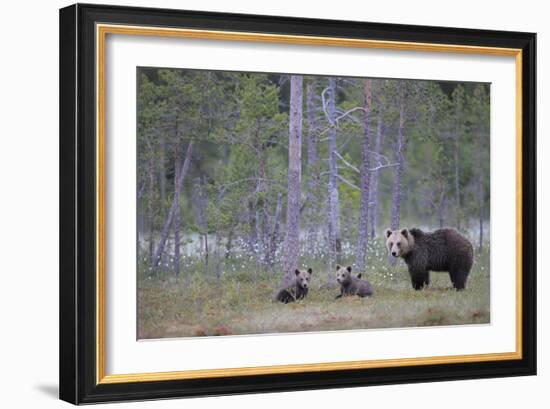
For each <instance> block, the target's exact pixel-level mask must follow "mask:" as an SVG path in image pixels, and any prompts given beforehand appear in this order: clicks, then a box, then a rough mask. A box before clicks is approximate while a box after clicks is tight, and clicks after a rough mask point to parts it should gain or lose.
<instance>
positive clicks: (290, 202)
mask: <svg viewBox="0 0 550 409" xmlns="http://www.w3.org/2000/svg"><path fill="white" fill-rule="evenodd" d="M302 84H303V77H302V76H301V75H292V76H291V78H290V118H289V135H288V193H287V208H286V236H285V245H284V248H285V251H284V256H285V258H284V266H283V269H284V281H285V282H288V281H290V280H291V279H292V277H293V276H294V270H295V269H296V268H297V267H298V252H299V246H300V196H301V186H300V185H301V179H302V93H303V91H302Z"/></svg>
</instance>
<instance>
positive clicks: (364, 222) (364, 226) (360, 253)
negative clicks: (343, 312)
mask: <svg viewBox="0 0 550 409" xmlns="http://www.w3.org/2000/svg"><path fill="white" fill-rule="evenodd" d="M364 96H365V106H364V108H365V114H364V119H363V128H364V137H363V142H362V144H361V151H362V162H361V186H360V188H361V198H360V205H359V226H358V229H359V230H358V234H357V248H356V250H355V268H356V269H357V270H358V271H363V270H364V269H365V255H366V253H367V244H368V243H367V242H368V220H369V195H370V192H369V188H370V186H369V185H370V161H369V159H370V154H371V153H370V143H371V111H372V80H366V81H365V88H364Z"/></svg>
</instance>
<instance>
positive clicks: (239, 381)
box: [59, 4, 536, 404]
mask: <svg viewBox="0 0 550 409" xmlns="http://www.w3.org/2000/svg"><path fill="white" fill-rule="evenodd" d="M96 23H111V24H128V25H141V26H158V27H185V28H197V29H211V30H222V31H224V30H225V31H243V32H259V33H276V34H289V35H313V36H328V37H341V38H358V39H371V40H388V41H407V42H423V43H437V44H461V45H473V46H488V47H502V48H517V49H521V50H522V52H523V59H522V64H523V67H522V76H523V88H522V109H523V121H522V131H523V144H522V149H523V151H522V161H523V168H522V175H523V179H522V185H523V187H522V189H523V197H522V204H523V214H522V229H523V236H522V253H523V258H522V273H523V288H522V314H523V317H522V318H523V328H522V338H523V344H522V348H523V351H522V359H520V360H504V361H492V362H475V363H453V364H438V365H418V366H405V367H394V368H371V369H354V370H338V371H325V372H305V373H295V374H278V375H275V374H273V375H253V376H237V377H227V378H208V379H191V380H177V381H156V382H135V383H120V384H98V385H96V276H95V274H96V258H95V256H96V251H95V241H96V236H95V234H96V233H95V222H96V216H95V214H96V208H95V199H96V191H95V173H96V137H95V135H96V133H95V131H96V123H95V114H96V112H95V24H96ZM59 30H60V255H59V257H60V315H59V320H60V398H61V399H63V400H66V401H68V402H71V403H75V404H80V403H94V402H105V401H122V400H145V399H159V398H171V397H190V396H204V395H226V394H240V393H259V392H275V391H290V390H308V389H320V388H338V387H352V386H368V385H383V384H396V383H412V382H426V381H443V380H458V379H472V378H489V377H502V376H519V375H534V374H535V373H536V152H535V147H536V145H535V142H536V134H535V132H536V131H535V127H536V117H535V114H536V93H535V92H536V91H535V77H536V35H535V34H533V33H521V32H505V31H487V30H472V29H457V28H442V27H423V26H410V25H397V24H381V23H363V22H350V21H333V20H318V19H304V18H290V17H272V16H255V15H243V14H226V13H211V12H200V11H177V10H166V9H147V8H134V7H116V6H100V5H83V4H78V5H73V6H69V7H66V8H63V9H61V10H60V28H59Z"/></svg>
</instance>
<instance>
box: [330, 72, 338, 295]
mask: <svg viewBox="0 0 550 409" xmlns="http://www.w3.org/2000/svg"><path fill="white" fill-rule="evenodd" d="M328 87H329V91H328V94H329V95H328V102H327V109H328V117H329V118H328V120H329V125H330V128H329V131H328V164H329V176H328V203H329V206H328V212H329V214H328V226H329V242H330V249H329V252H330V260H331V262H334V261H335V262H336V263H340V262H341V260H340V258H341V257H340V255H341V250H342V245H341V238H340V201H339V196H338V168H337V166H336V151H337V146H336V123H335V119H336V109H335V99H336V79H335V78H333V77H331V78H329V80H328ZM328 274H329V275H328V276H327V279H328V280H331V279H332V275H333V274H332V271H329V272H328ZM327 284H328V283H327Z"/></svg>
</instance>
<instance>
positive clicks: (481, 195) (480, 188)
mask: <svg viewBox="0 0 550 409" xmlns="http://www.w3.org/2000/svg"><path fill="white" fill-rule="evenodd" d="M483 176H484V173H483V166H482V165H480V166H479V180H478V200H479V253H480V254H481V252H482V251H483V202H484V198H485V197H484V196H485V194H484V193H485V191H484V186H483Z"/></svg>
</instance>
